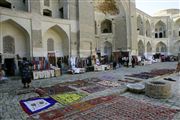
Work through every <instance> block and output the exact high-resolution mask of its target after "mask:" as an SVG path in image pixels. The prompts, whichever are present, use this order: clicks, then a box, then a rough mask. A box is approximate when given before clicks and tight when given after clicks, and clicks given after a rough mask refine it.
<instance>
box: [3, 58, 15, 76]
mask: <svg viewBox="0 0 180 120" xmlns="http://www.w3.org/2000/svg"><path fill="white" fill-rule="evenodd" d="M4 65H5V73H6V75H7V76H14V75H15V61H14V58H6V59H5V60H4Z"/></svg>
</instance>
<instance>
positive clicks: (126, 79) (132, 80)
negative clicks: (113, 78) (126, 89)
mask: <svg viewBox="0 0 180 120" xmlns="http://www.w3.org/2000/svg"><path fill="white" fill-rule="evenodd" d="M118 81H119V82H121V83H139V82H142V80H135V79H131V78H125V80H118Z"/></svg>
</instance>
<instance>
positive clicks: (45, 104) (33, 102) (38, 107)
mask: <svg viewBox="0 0 180 120" xmlns="http://www.w3.org/2000/svg"><path fill="white" fill-rule="evenodd" d="M19 103H20V105H21V107H22V108H23V110H24V111H25V112H26V113H27V114H29V115H30V114H34V113H37V112H40V111H42V110H45V109H47V108H49V107H50V106H52V105H54V104H55V103H56V101H55V100H53V99H52V98H33V99H28V100H21V101H20V102H19Z"/></svg>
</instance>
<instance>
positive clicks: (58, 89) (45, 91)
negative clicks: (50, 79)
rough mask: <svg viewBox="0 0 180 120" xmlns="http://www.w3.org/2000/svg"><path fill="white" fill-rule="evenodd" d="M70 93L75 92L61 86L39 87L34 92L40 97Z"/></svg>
mask: <svg viewBox="0 0 180 120" xmlns="http://www.w3.org/2000/svg"><path fill="white" fill-rule="evenodd" d="M72 91H75V90H74V89H72V88H70V87H68V86H62V85H61V84H57V85H54V86H51V87H44V88H42V87H40V88H38V89H36V90H35V92H36V93H38V94H39V95H40V96H43V95H55V94H59V93H65V92H72Z"/></svg>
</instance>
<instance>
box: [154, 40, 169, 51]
mask: <svg viewBox="0 0 180 120" xmlns="http://www.w3.org/2000/svg"><path fill="white" fill-rule="evenodd" d="M156 52H157V53H166V52H167V46H166V45H165V44H164V43H163V42H159V43H158V44H157V45H156Z"/></svg>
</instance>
